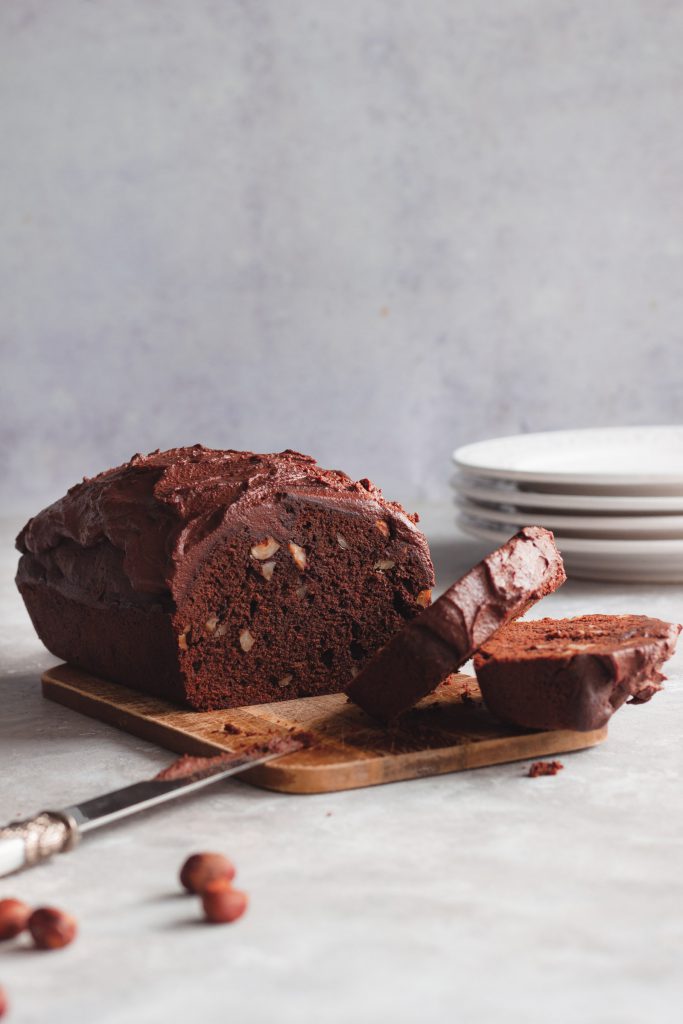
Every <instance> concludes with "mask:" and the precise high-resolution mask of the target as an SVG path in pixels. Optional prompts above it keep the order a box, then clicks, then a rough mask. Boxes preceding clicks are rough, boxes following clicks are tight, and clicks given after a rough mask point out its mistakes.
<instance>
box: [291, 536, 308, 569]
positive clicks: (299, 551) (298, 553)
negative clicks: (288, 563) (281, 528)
mask: <svg viewBox="0 0 683 1024" xmlns="http://www.w3.org/2000/svg"><path fill="white" fill-rule="evenodd" d="M287 547H288V548H289V553H290V555H291V556H292V558H293V559H294V565H295V566H296V567H297V569H299V570H300V571H301V572H303V571H304V569H305V568H306V561H307V559H306V552H305V551H304V549H303V548H302V547H301V546H300V545H299V544H295V543H294V541H293V540H290V542H289V544H288V545H287Z"/></svg>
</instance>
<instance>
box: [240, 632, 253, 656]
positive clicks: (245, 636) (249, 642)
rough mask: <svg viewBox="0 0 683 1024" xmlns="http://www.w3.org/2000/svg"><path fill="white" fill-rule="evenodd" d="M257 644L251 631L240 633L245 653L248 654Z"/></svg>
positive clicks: (241, 644)
mask: <svg viewBox="0 0 683 1024" xmlns="http://www.w3.org/2000/svg"><path fill="white" fill-rule="evenodd" d="M255 643H256V641H255V640H254V638H253V636H252V635H251V633H250V632H249V630H248V629H243V630H242V632H241V633H240V647H241V648H242V650H243V651H244V652H245V654H247V653H248V652H249V651H250V650H251V649H252V647H253V646H254V644H255Z"/></svg>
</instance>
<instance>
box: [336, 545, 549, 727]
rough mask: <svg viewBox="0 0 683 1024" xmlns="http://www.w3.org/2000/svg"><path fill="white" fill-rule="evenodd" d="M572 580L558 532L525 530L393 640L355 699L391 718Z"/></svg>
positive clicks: (353, 691)
mask: <svg viewBox="0 0 683 1024" xmlns="http://www.w3.org/2000/svg"><path fill="white" fill-rule="evenodd" d="M565 579H566V577H565V573H564V567H563V565H562V558H561V556H560V553H559V551H558V550H557V548H556V547H555V542H554V540H553V535H552V533H550V532H549V531H548V530H544V529H542V528H541V527H538V526H527V527H525V528H524V529H523V530H520V531H519V533H516V534H515V536H514V537H512V538H511V539H510V540H509V541H508V542H507V544H504V545H503V547H501V548H498V549H497V550H496V551H494V552H492V554H490V555H488V556H487V557H486V558H485V559H484V560H483V561H482V562H480V563H479V565H476V566H475V567H474V568H473V569H471V570H470V571H469V572H468V573H467V574H466V575H465V576H463V577H462V579H460V580H458V582H457V583H454V584H453V586H452V587H450V588H449V589H448V590H447V591H446V592H445V594H443V595H442V596H441V597H440V598H439V600H438V601H436V602H435V603H434V604H433V605H432V606H431V607H430V608H428V609H426V610H425V611H424V612H422V613H421V614H420V615H419V616H418V617H417V618H414V619H412V621H411V622H409V623H408V624H407V625H406V626H404V628H403V629H402V630H401V631H400V633H397V634H396V635H395V636H394V637H392V638H391V640H389V642H388V643H387V644H386V645H385V646H384V647H383V648H382V650H380V651H379V652H378V653H377V654H376V655H375V656H374V658H372V659H370V661H368V663H367V665H366V666H365V668H363V670H362V671H361V672H360V673H359V674H358V675H357V676H356V678H355V679H354V680H353V682H352V683H351V685H350V686H349V688H348V690H347V693H348V695H349V697H350V698H351V700H352V701H354V702H355V703H356V704H359V705H360V706H361V707H362V708H363V709H364V710H365V711H367V712H368V714H370V715H372V716H373V717H374V718H379V719H380V720H382V721H391V720H392V719H394V718H396V717H397V716H398V715H400V714H401V713H402V712H403V711H407V710H408V708H411V707H413V705H414V704H417V702H418V701H419V700H421V699H422V697H426V695H427V694H428V693H431V692H432V690H434V689H436V687H437V686H438V685H439V683H440V682H442V680H444V679H445V678H446V677H447V676H449V675H450V674H451V673H452V672H455V671H456V670H457V669H458V668H460V666H461V665H463V664H464V663H465V662H466V661H467V660H468V659H469V658H471V657H472V655H473V654H474V652H475V651H476V649H477V648H478V647H479V646H480V645H481V644H483V643H484V642H485V641H486V640H488V639H489V638H490V637H491V636H493V634H494V633H495V632H496V630H497V629H499V628H500V626H502V625H504V624H505V623H506V622H510V620H511V619H514V618H516V617H517V616H518V615H522V614H523V613H524V612H525V611H526V609H527V608H528V607H529V606H530V605H532V604H533V603H534V602H535V601H538V600H540V599H541V598H542V597H544V596H545V595H546V594H549V593H550V592H551V591H553V590H556V589H557V587H559V586H560V585H561V584H562V583H564V581H565Z"/></svg>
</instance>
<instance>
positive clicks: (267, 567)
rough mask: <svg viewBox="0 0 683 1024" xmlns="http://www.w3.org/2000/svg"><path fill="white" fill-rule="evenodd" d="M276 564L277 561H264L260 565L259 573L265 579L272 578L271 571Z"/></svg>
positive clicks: (272, 571) (273, 570)
mask: <svg viewBox="0 0 683 1024" xmlns="http://www.w3.org/2000/svg"><path fill="white" fill-rule="evenodd" d="M276 565H277V562H264V563H263V564H262V565H261V575H262V576H263V578H264V579H265V580H270V579H272V578H273V573H274V572H275V566H276Z"/></svg>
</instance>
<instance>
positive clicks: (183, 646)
mask: <svg viewBox="0 0 683 1024" xmlns="http://www.w3.org/2000/svg"><path fill="white" fill-rule="evenodd" d="M191 628H192V627H191V626H185V628H184V630H183V631H182V633H180V634H179V635H178V647H179V648H180V650H181V651H186V650H187V634H188V633H189V632H190V629H191Z"/></svg>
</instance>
